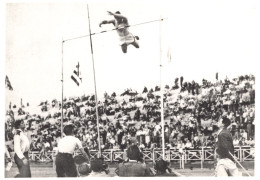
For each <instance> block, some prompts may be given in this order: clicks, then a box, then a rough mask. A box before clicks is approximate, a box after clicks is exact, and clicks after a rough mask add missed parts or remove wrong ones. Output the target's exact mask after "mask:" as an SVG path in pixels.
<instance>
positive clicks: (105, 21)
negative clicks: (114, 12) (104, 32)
mask: <svg viewBox="0 0 260 180" xmlns="http://www.w3.org/2000/svg"><path fill="white" fill-rule="evenodd" d="M102 24H113V25H114V26H115V25H116V23H115V20H110V21H107V20H104V21H102V22H101V23H99V27H101V26H102Z"/></svg>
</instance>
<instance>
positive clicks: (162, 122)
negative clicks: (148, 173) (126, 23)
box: [159, 18, 165, 159]
mask: <svg viewBox="0 0 260 180" xmlns="http://www.w3.org/2000/svg"><path fill="white" fill-rule="evenodd" d="M159 33H160V87H161V88H160V94H161V126H162V157H163V159H165V139H164V113H163V82H162V79H163V78H162V74H163V71H162V18H161V21H160V32H159Z"/></svg>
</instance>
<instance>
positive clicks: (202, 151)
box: [200, 146, 204, 169]
mask: <svg viewBox="0 0 260 180" xmlns="http://www.w3.org/2000/svg"><path fill="white" fill-rule="evenodd" d="M200 159H201V165H200V168H201V169H203V163H204V147H203V146H202V148H201V151H200Z"/></svg>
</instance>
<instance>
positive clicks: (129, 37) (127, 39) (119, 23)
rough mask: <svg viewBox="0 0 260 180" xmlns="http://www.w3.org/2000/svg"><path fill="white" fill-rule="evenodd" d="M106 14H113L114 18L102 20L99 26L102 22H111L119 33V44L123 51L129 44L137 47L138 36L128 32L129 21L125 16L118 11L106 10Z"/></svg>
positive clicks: (125, 50) (125, 51)
mask: <svg viewBox="0 0 260 180" xmlns="http://www.w3.org/2000/svg"><path fill="white" fill-rule="evenodd" d="M108 14H109V15H112V16H114V18H115V19H113V20H109V21H107V20H104V21H102V22H101V23H100V24H99V27H101V26H102V24H113V25H114V26H115V27H116V31H117V33H118V35H119V40H120V45H121V48H122V51H123V52H124V53H127V46H128V45H129V44H132V45H133V46H134V47H136V48H139V43H138V40H139V37H138V36H134V35H133V34H132V33H130V32H129V23H128V20H127V18H126V17H124V16H122V15H121V13H120V12H119V11H117V12H115V13H112V12H110V11H108Z"/></svg>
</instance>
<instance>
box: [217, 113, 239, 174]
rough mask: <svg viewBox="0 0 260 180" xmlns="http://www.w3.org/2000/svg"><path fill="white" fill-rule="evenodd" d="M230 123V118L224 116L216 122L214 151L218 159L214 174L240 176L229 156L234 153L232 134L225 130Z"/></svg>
mask: <svg viewBox="0 0 260 180" xmlns="http://www.w3.org/2000/svg"><path fill="white" fill-rule="evenodd" d="M230 124H231V121H230V119H228V118H226V117H223V118H222V119H220V120H219V123H218V127H219V128H220V131H219V133H218V140H217V142H216V152H217V154H218V156H219V160H218V163H217V167H216V176H241V174H240V172H239V171H238V168H237V167H236V164H235V163H234V159H233V157H232V156H231V154H232V155H233V154H234V145H233V140H232V135H231V133H230V132H229V131H228V130H227V127H228V126H229V125H230Z"/></svg>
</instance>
